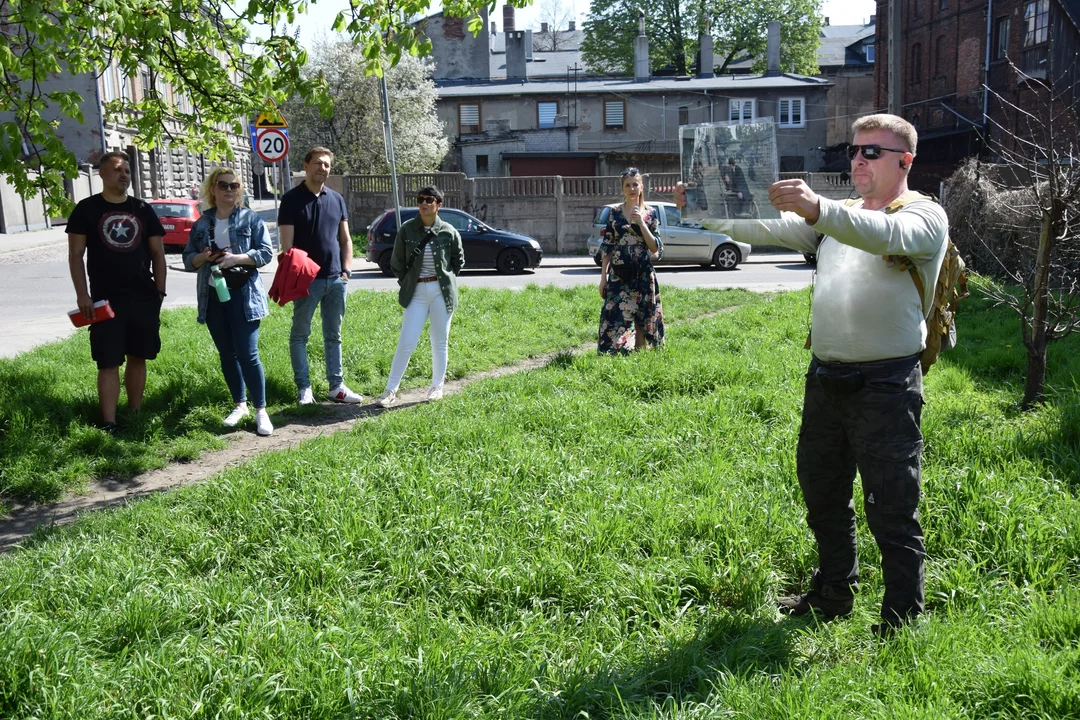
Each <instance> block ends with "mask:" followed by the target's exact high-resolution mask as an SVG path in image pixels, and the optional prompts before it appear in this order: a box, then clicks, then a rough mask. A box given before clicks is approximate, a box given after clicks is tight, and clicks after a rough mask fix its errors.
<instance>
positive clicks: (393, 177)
mask: <svg viewBox="0 0 1080 720" xmlns="http://www.w3.org/2000/svg"><path fill="white" fill-rule="evenodd" d="M381 85H382V106H383V124H384V125H385V126H386V160H387V162H389V163H390V183H391V185H393V186H394V221H395V222H397V226H398V227H401V197H400V196H399V194H398V179H397V163H396V162H395V161H394V130H393V128H392V127H391V125H390V96H389V94H387V91H386V72H385V71H383V74H382V82H381Z"/></svg>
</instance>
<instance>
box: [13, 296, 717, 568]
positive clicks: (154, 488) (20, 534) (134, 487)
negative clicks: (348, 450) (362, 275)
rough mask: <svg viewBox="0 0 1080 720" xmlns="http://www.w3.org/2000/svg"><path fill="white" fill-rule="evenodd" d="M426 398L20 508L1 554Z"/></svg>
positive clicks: (315, 421) (408, 396)
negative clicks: (42, 533) (91, 516)
mask: <svg viewBox="0 0 1080 720" xmlns="http://www.w3.org/2000/svg"><path fill="white" fill-rule="evenodd" d="M735 309H736V307H727V308H723V309H721V310H717V311H715V312H711V313H706V314H704V315H699V316H697V317H694V318H688V320H692V321H699V320H707V319H709V318H711V317H714V316H716V315H720V314H722V313H726V312H730V311H732V310H735ZM595 349H596V345H595V343H589V344H588V345H582V346H581V347H578V348H574V349H571V350H569V351H567V350H560V351H557V352H552V353H547V354H544V355H540V356H537V357H534V358H529V359H527V360H522V361H520V362H517V363H514V364H513V365H504V366H502V367H498V368H495V369H494V370H488V371H487V372H482V373H476V374H475V375H469V376H467V377H464V378H462V379H460V380H453V381H450V382H447V383H446V388H445V391H446V394H447V395H452V394H454V393H457V392H459V391H460V390H461V389H462V388H464V387H465V386H466V385H469V384H471V383H474V382H479V381H481V380H487V379H489V378H496V377H502V376H503V375H511V374H514V373H519V372H525V371H528V370H534V369H536V368H540V367H544V366H545V365H547V364H548V363H550V362H551V361H552V359H554V358H555V357H556V356H558V355H562V354H564V353H566V352H570V353H571V354H574V355H577V354H580V353H583V352H593V351H595ZM426 394H427V387H426V386H425V387H420V388H416V389H413V390H406V391H404V392H401V393H399V394H398V402H397V403H396V404H395V405H394V406H393V407H391V408H389V409H385V410H384V409H383V408H380V407H379V406H377V405H371V404H365V405H337V404H333V403H323V404H322V410H323V412H321V413H320V414H318V415H315V416H311V417H301V418H292V419H291V420H289V421H288V422H287V423H282V424H280V425H277V424H275V427H274V434H273V435H271V436H270V437H268V438H264V437H259V436H257V435H255V434H254V433H251V432H248V431H243V430H241V431H236V432H233V433H230V434H229V435H227V436H224V439H225V440H226V441H227V442H228V446H227V447H225V448H223V449H221V450H212V451H208V452H205V453H203V454H202V455H200V456H199V457H198V458H196V459H195V460H192V461H190V462H175V463H172V464H171V465H167V466H165V467H163V468H159V469H157V470H149V471H147V472H144V473H141V474H139V475H135V476H134V477H130V478H126V479H104V480H95V481H93V482H91V483H90V485H89V487H88V488H87V490H86V492H84V493H80V494H73V493H68V494H67V495H66V496H65V497H64V498H62V499H61V500H58V501H57V502H55V503H51V504H48V505H38V504H18V503H16V504H15V505H14V506H13V507H12V509H11V512H10V513H8V514H7V515H6V516H4V517H2V518H0V552H6V551H10V550H12V549H14V548H15V547H17V546H18V544H19V543H21V542H22V541H23V540H26V539H27V538H29V537H30V536H31V535H32V534H33V532H34V531H35V530H36V529H38V528H40V527H53V526H56V525H66V524H68V523H70V522H73V521H75V520H76V519H77V518H78V516H79V515H80V514H82V513H86V512H91V511H94V510H103V509H105V508H110V507H116V506H118V505H123V504H124V503H126V502H128V501H129V500H133V499H136V498H139V497H142V496H144V495H149V494H150V493H155V492H160V491H163V490H169V489H171V488H175V487H180V486H182V485H190V484H191V483H197V482H202V481H203V480H207V479H209V478H211V477H213V476H214V475H216V474H217V473H219V472H221V471H222V470H224V469H225V468H228V467H232V466H234V465H241V464H243V463H245V462H247V461H248V460H250V459H251V458H253V457H255V456H256V455H259V454H261V453H264V452H268V451H270V450H285V449H288V448H293V447H296V446H297V445H299V444H300V443H302V442H304V441H305V440H310V439H311V438H317V437H322V436H324V435H333V434H335V433H339V432H342V431H345V430H348V429H350V428H351V427H352V426H353V424H354V423H357V422H361V421H363V420H366V419H368V418H370V417H374V416H376V415H379V414H380V413H384V412H397V411H399V410H405V409H407V408H410V407H412V406H414V405H417V404H419V403H421V402H424V401H425V399H424V398H425V396H426Z"/></svg>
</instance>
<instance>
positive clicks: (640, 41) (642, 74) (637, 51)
mask: <svg viewBox="0 0 1080 720" xmlns="http://www.w3.org/2000/svg"><path fill="white" fill-rule="evenodd" d="M648 79H649V38H648V36H646V35H645V11H644V10H642V9H641V8H638V35H637V37H636V38H634V82H647V81H648Z"/></svg>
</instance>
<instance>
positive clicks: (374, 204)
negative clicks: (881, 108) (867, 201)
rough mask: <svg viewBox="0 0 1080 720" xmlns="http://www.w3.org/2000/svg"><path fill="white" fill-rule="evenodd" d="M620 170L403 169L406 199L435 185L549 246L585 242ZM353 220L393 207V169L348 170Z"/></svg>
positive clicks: (836, 190)
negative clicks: (473, 174)
mask: <svg viewBox="0 0 1080 720" xmlns="http://www.w3.org/2000/svg"><path fill="white" fill-rule="evenodd" d="M781 177H782V178H802V179H804V180H805V181H806V182H807V183H808V184H809V185H810V187H811V188H813V189H814V191H815V192H818V193H820V194H821V195H823V196H825V197H830V198H836V199H843V198H847V197H849V196H850V195H851V194H852V191H853V188H852V186H851V184H850V182H849V181H848V179H847V174H846V173H781ZM621 180H622V178H621V177H619V176H605V177H562V176H559V175H549V176H536V177H494V178H468V177H466V176H465V175H464V174H462V173H419V174H403V175H399V176H398V186H399V187H398V190H399V193H400V198H401V204H402V206H403V207H415V205H416V194H417V191H418V190H419V189H420V188H422V187H424V186H425V185H435V186H436V187H438V188H439V189H440V190H441V191H442V193H443V195H444V197H445V201H444V206H445V207H453V208H460V209H462V210H464V211H465V212H467V213H469V214H471V215H474V216H476V217H478V218H480V219H481V220H483V221H484V222H486V223H487V224H488V225H492V226H494V227H497V228H501V229H504V230H510V231H512V232H517V233H521V234H523V235H528V236H529V237H532V238H535V239H536V240H537V241H538V242H539V243H540V244H541V245H542V246H543V248H544V251H545V252H548V253H573V252H582V251H584V250H585V240H586V239H587V238H588V237H589V234H590V233H591V232H592V229H593V228H592V221H593V218H594V217H595V216H596V213H597V211H598V210H599V209H600V208H602V207H603V206H604V205H607V204H609V203H613V202H618V201H619V200H620V199H621V198H622V192H621V191H620V187H621V185H620V183H621ZM644 180H645V199H646V200H668V201H670V200H671V199H672V192H673V191H674V189H675V184H676V183H677V182H678V181H679V175H678V174H677V173H653V174H651V175H644ZM344 195H345V203H346V205H347V206H348V208H349V225H350V226H351V227H352V228H353V229H355V230H360V229H364V228H366V227H367V226H368V225H369V224H370V223H371V221H372V220H374V219H375V217H377V216H378V215H379V213H381V212H382V211H383V210H386V209H389V208H391V207H393V204H394V197H393V183H392V181H391V178H390V176H389V175H349V176H346V177H345V178H344Z"/></svg>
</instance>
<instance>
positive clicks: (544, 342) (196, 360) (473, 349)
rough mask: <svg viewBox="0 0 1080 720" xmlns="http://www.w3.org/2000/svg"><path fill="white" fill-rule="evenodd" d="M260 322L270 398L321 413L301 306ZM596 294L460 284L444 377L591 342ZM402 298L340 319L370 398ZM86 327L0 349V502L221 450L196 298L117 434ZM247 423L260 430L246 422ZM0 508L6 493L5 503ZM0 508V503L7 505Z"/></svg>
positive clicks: (412, 375) (367, 298)
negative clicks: (16, 351)
mask: <svg viewBox="0 0 1080 720" xmlns="http://www.w3.org/2000/svg"><path fill="white" fill-rule="evenodd" d="M664 297H665V299H666V300H667V305H666V313H667V316H668V317H669V319H671V320H673V321H676V322H677V321H678V320H679V319H682V318H687V317H694V316H699V315H702V314H704V313H707V312H710V311H712V310H714V309H716V308H720V307H728V306H734V305H739V304H743V303H749V302H757V301H759V300H760V297H759V296H757V295H755V294H753V293H748V292H745V291H728V292H717V291H710V290H690V291H683V290H678V289H668V290H665V295H664ZM271 308H272V313H271V315H270V317H269V318H267V319H266V320H264V321H263V324H262V327H261V329H260V338H259V351H260V357H261V359H262V362H263V365H264V367H265V371H266V379H267V398H268V407H269V410H270V413H271V416H272V417H273V418H274V421H275V423H278V424H280V423H282V422H287V421H288V418H289V417H296V416H297V415H305V414H310V413H317V412H318V411H317V410H315V409H310V408H304V409H300V408H298V407H297V406H296V405H295V400H296V397H295V393H296V388H295V385H294V383H293V379H292V368H291V365H290V362H289V327H290V323H291V319H292V306H291V305H287V306H285V307H284V308H281V307H278V306H277V305H273V304H272V305H271ZM599 313H600V299H599V297H598V295H597V293H596V288H595V287H592V286H589V287H579V288H575V289H570V290H562V289H558V288H552V287H538V286H531V287H529V288H527V289H525V290H523V291H521V292H511V291H505V290H504V291H494V290H486V289H472V288H463V289H462V291H461V306H460V309H459V310H458V311H457V312H456V313H455V315H454V323H453V328H452V330H451V334H450V343H451V351H450V365H449V369H448V377H449V378H451V379H453V378H460V377H464V376H466V375H468V374H470V373H474V372H478V371H483V370H489V369H491V368H493V367H497V366H499V365H505V364H508V363H513V362H515V361H518V360H521V359H523V358H528V357H535V356H537V355H542V354H544V353H549V352H555V351H558V350H561V349H564V348H567V347H574V346H579V345H582V344H584V343H588V342H595V338H596V330H597V324H598V322H599ZM401 314H402V310H401V307H400V306H399V305H398V304H397V298H396V295H394V294H392V293H387V292H355V293H351V294H350V295H349V306H348V310H347V314H346V317H345V322H344V324H343V327H342V335H343V338H344V340H343V344H342V352H343V356H344V367H345V381H346V382H347V383H348V384H349V385H350V386H351V387H352V389H353V390H356V391H357V392H360V393H362V394H363V395H365V396H367V397H373V396H377V395H379V394H380V393H381V392H382V391H383V388H384V386H385V384H386V377H387V375H388V374H389V373H390V362H391V360H393V357H394V349H395V347H396V345H397V338H398V332H399V331H400V329H401ZM308 357H309V361H310V363H311V380H312V382H313V383H314V389H315V392H316V395H317V396H318V397H320V398H324V397H325V393H326V391H327V389H328V388H327V387H326V381H325V370H324V365H323V363H322V357H323V346H322V329H321V325H320V323H319V320H318V316H317V314H316V320H315V322H314V323H313V326H312V334H311V340H310V341H309V343H308ZM96 374H97V370H96V368H95V366H94V363H93V361H92V360H91V359H90V344H89V340H88V339H87V331H86V330H82V331H79V332H77V333H76V334H75V335H74V336H73V337H71V338H69V339H67V340H65V341H63V342H58V343H52V344H50V345H47V346H44V347H41V348H38V349H36V350H34V351H32V352H29V353H25V354H23V355H21V356H19V357H17V358H14V359H3V358H0V500H2V498H3V497H5V496H6V497H8V498H12V499H19V500H40V501H48V500H52V499H55V498H56V497H58V496H59V495H60V494H61V493H62V492H63V491H64V490H67V489H71V488H79V487H81V486H82V485H83V484H85V482H86V481H87V480H89V479H93V478H100V477H107V476H113V477H130V476H131V475H134V474H135V473H138V472H141V471H143V470H146V469H149V468H154V467H160V466H162V465H164V464H167V463H169V462H172V461H177V460H185V459H190V458H192V457H195V456H197V455H198V454H199V453H201V452H203V451H205V450H207V449H212V448H216V447H220V446H221V444H222V441H221V439H220V437H219V436H220V435H221V434H222V433H223V432H224V428H222V427H221V418H223V417H224V416H225V415H226V414H227V413H228V411H229V409H231V407H232V401H231V399H230V397H229V393H228V390H227V388H226V387H225V381H224V379H223V378H222V376H221V369H220V365H219V363H218V355H217V351H216V350H215V349H214V345H213V342H212V341H211V340H210V334H209V332H208V331H207V330H206V327H205V326H202V325H198V324H197V323H196V322H195V310H194V308H188V309H182V310H171V311H167V312H165V313H163V314H162V352H161V355H159V357H158V359H156V360H154V361H152V362H151V363H150V364H149V371H148V381H147V389H146V398H145V402H144V407H143V412H141V413H139V414H137V415H132V414H130V413H126V412H125V408H124V402H125V399H124V397H123V396H121V411H120V417H119V419H120V424H121V428H122V432H121V434H120V436H119V437H111V436H109V435H107V434H105V433H104V432H102V431H101V430H99V429H98V428H97V424H98V421H99V417H100V416H99V413H98V408H97V389H96V385H95V377H96ZM430 378H431V349H430V345H429V343H428V339H427V334H426V332H425V334H424V336H423V337H421V338H420V343H419V345H418V346H417V349H416V352H415V353H414V354H413V358H412V361H411V362H410V364H409V370H408V374H407V375H406V376H405V379H404V382H403V385H402V387H406V388H407V387H410V386H417V385H426V384H429V383H430ZM244 427H246V429H247V430H249V431H252V432H253V431H254V422H253V421H252V420H251V419H250V418H249V419H248V421H247V422H246V425H245V426H244ZM0 505H2V503H0ZM0 509H2V508H0Z"/></svg>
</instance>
